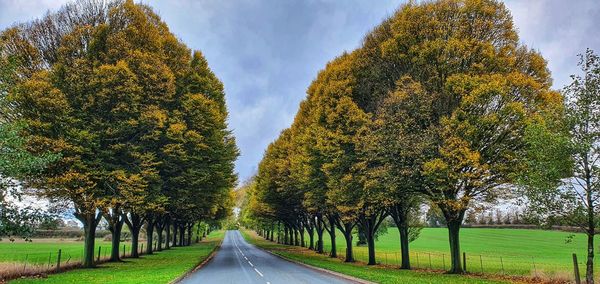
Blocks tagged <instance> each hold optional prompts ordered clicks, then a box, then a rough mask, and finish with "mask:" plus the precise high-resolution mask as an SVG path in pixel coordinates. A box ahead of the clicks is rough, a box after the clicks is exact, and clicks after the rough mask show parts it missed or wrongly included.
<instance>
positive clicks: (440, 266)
mask: <svg viewBox="0 0 600 284" xmlns="http://www.w3.org/2000/svg"><path fill="white" fill-rule="evenodd" d="M305 247H306V245H305ZM323 249H324V251H323V255H330V254H331V248H330V247H329V246H325V247H324V248H323ZM297 252H299V253H301V254H306V255H307V256H308V255H309V254H311V255H316V252H315V251H312V250H308V249H301V248H298V249H297ZM336 252H337V258H339V259H342V260H344V259H345V258H346V248H345V247H340V248H338V249H337V250H336ZM353 257H354V260H355V261H358V262H364V263H367V262H368V259H369V255H368V249H367V247H363V246H360V247H353ZM375 257H376V262H377V264H380V265H386V266H390V267H394V268H400V266H401V264H402V255H401V253H400V251H398V252H389V251H385V250H377V248H376V254H375ZM571 258H572V256H571V255H567V256H565V262H555V263H550V262H545V261H544V260H545V259H541V258H536V257H526V256H501V255H485V254H475V253H469V252H464V253H463V254H462V255H461V262H462V263H463V265H464V268H465V269H466V271H467V272H468V273H472V274H494V275H502V276H525V277H536V278H546V279H556V280H564V281H573V280H574V279H575V275H576V273H574V269H578V270H579V271H580V274H581V275H585V273H584V270H585V259H584V258H581V259H580V261H578V262H577V263H578V268H574V264H573V263H572V262H571V261H570V260H571ZM410 264H411V268H413V269H420V270H432V271H446V270H449V269H450V266H451V259H450V255H449V254H446V253H437V252H420V251H417V252H414V251H413V252H411V253H410Z"/></svg>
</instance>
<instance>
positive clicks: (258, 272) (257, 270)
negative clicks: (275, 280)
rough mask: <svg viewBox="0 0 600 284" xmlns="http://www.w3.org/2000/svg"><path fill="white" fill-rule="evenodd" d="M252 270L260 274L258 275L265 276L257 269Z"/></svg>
mask: <svg viewBox="0 0 600 284" xmlns="http://www.w3.org/2000/svg"><path fill="white" fill-rule="evenodd" d="M254 271H256V273H258V275H260V277H265V276H264V275H263V274H262V273H260V271H258V269H256V268H254Z"/></svg>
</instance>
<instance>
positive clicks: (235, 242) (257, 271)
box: [233, 239, 271, 284]
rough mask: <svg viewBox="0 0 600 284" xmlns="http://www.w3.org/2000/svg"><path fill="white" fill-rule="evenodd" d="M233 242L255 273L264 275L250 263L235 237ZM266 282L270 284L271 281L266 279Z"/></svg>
mask: <svg viewBox="0 0 600 284" xmlns="http://www.w3.org/2000/svg"><path fill="white" fill-rule="evenodd" d="M233 244H234V245H235V247H236V248H237V249H238V251H239V252H240V253H241V254H242V256H243V257H244V259H246V261H248V264H250V266H252V267H253V268H254V271H256V273H258V275H260V277H265V276H264V275H263V274H262V273H261V272H260V271H259V270H258V269H256V267H254V264H252V262H250V260H249V259H248V257H246V255H245V254H244V252H243V251H242V250H241V249H240V247H239V246H238V244H237V241H236V240H235V239H233ZM267 284H271V282H269V281H267Z"/></svg>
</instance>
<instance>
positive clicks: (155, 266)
mask: <svg viewBox="0 0 600 284" xmlns="http://www.w3.org/2000/svg"><path fill="white" fill-rule="evenodd" d="M223 234H224V233H223V231H215V232H213V233H211V234H210V235H209V236H208V237H207V238H206V239H205V240H204V241H202V242H201V243H199V244H194V245H192V246H189V247H175V248H172V249H170V250H165V251H162V252H157V253H155V254H153V255H145V256H142V257H141V258H139V259H131V258H128V259H125V260H124V261H123V262H119V263H105V264H102V265H100V266H99V267H98V268H93V269H75V270H71V271H68V272H64V273H60V274H53V275H49V276H48V278H40V279H37V278H36V279H34V278H26V279H18V280H15V281H12V282H11V283H168V282H170V281H172V280H174V279H176V278H177V277H179V276H181V275H183V274H184V273H185V272H187V271H189V270H190V269H192V268H193V267H194V266H196V265H197V264H198V263H199V262H201V261H202V260H203V259H205V258H206V257H207V256H208V255H209V254H210V253H211V252H212V251H213V249H214V248H215V246H216V245H218V243H219V242H220V241H221V239H222V238H223Z"/></svg>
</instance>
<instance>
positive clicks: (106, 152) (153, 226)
mask: <svg viewBox="0 0 600 284" xmlns="http://www.w3.org/2000/svg"><path fill="white" fill-rule="evenodd" d="M0 55H1V58H2V60H3V61H7V62H12V63H13V64H12V65H11V70H9V72H8V73H9V74H13V75H12V76H10V79H11V80H12V81H10V82H9V83H8V84H3V85H4V86H7V89H6V90H4V91H3V93H2V97H3V98H2V99H3V101H6V104H5V105H4V106H3V107H4V109H3V121H2V122H3V125H4V122H6V121H18V122H19V123H22V124H23V125H25V126H26V127H23V128H22V129H20V131H19V137H22V139H24V140H23V142H24V143H23V147H24V149H26V150H27V153H30V154H33V155H38V156H39V155H45V154H46V153H50V154H52V155H56V156H57V157H56V160H54V161H52V162H50V163H48V164H47V165H45V167H44V169H43V170H41V171H39V172H38V173H37V174H32V175H26V176H15V178H17V179H18V180H20V181H22V182H23V183H24V184H25V185H26V186H27V187H31V188H35V190H36V192H37V193H38V194H39V195H41V196H44V197H46V198H48V199H50V200H51V201H52V202H53V204H59V205H62V206H63V207H64V208H69V210H72V211H73V214H74V215H75V217H76V218H77V219H78V220H79V221H81V223H82V224H83V227H84V230H85V253H84V263H83V265H84V266H85V267H90V266H93V265H94V263H93V255H94V235H95V230H96V228H97V226H98V223H99V222H100V221H101V219H102V218H104V219H105V220H106V221H107V223H108V228H109V230H110V231H111V233H112V242H113V246H112V247H113V251H112V255H111V259H112V260H113V261H117V260H119V252H118V248H119V241H120V233H121V230H122V228H123V226H124V225H126V226H127V227H128V228H129V231H130V232H131V234H132V255H133V256H134V257H137V256H138V255H137V253H138V238H139V233H140V231H141V229H142V227H143V226H145V228H146V232H147V241H148V245H147V246H146V248H147V250H148V251H147V253H152V247H153V246H152V243H153V235H154V233H156V236H157V237H158V238H159V240H158V241H157V243H158V244H159V247H158V249H159V250H160V249H162V247H161V244H162V243H163V240H162V238H163V237H162V236H163V232H165V233H166V234H165V235H166V238H167V240H170V239H172V237H171V234H173V236H177V234H179V240H180V242H179V243H180V244H185V242H183V241H182V240H184V236H185V233H186V232H187V234H188V237H187V240H188V243H189V240H190V239H191V237H190V236H191V234H192V231H193V226H194V224H198V223H199V222H201V221H204V222H207V223H214V221H215V220H219V219H223V218H224V217H226V216H228V215H229V214H230V212H231V208H232V206H233V198H232V188H233V187H234V185H235V182H236V176H235V174H234V172H233V167H234V165H233V162H234V160H235V159H236V158H237V156H238V150H237V147H236V145H235V141H234V138H233V136H232V134H231V132H230V131H229V130H228V129H227V123H226V119H227V115H228V114H227V110H226V105H225V98H224V90H223V85H222V83H221V82H220V81H219V80H218V78H217V77H216V76H215V75H214V74H213V73H212V71H211V70H210V69H209V67H208V63H207V61H206V60H205V58H204V57H203V56H202V54H201V53H200V52H199V51H194V52H192V51H191V50H190V49H189V48H188V47H186V46H185V45H184V44H183V43H182V42H180V41H179V40H178V39H177V38H176V37H175V36H174V35H173V34H172V33H171V32H170V31H169V29H168V27H167V25H166V24H165V23H164V22H162V21H161V19H160V18H159V16H158V15H157V14H155V13H154V12H153V11H152V9H151V8H150V7H149V6H146V5H143V4H136V3H134V2H133V1H131V0H127V1H120V0H115V1H103V0H79V1H76V2H74V3H71V4H67V5H66V6H64V7H63V8H61V9H60V10H59V11H57V12H53V13H49V14H47V15H46V16H44V17H43V18H41V19H38V20H34V21H32V22H29V23H25V24H18V25H15V26H13V27H10V28H8V29H6V30H4V31H3V32H2V34H1V42H0ZM4 80H5V79H4V78H3V83H6V82H5V81H4ZM5 174H7V175H10V176H12V174H11V173H10V172H8V173H5V172H2V175H5ZM155 231H156V232H155ZM169 243H170V242H168V241H167V242H166V245H167V247H168V246H169Z"/></svg>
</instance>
